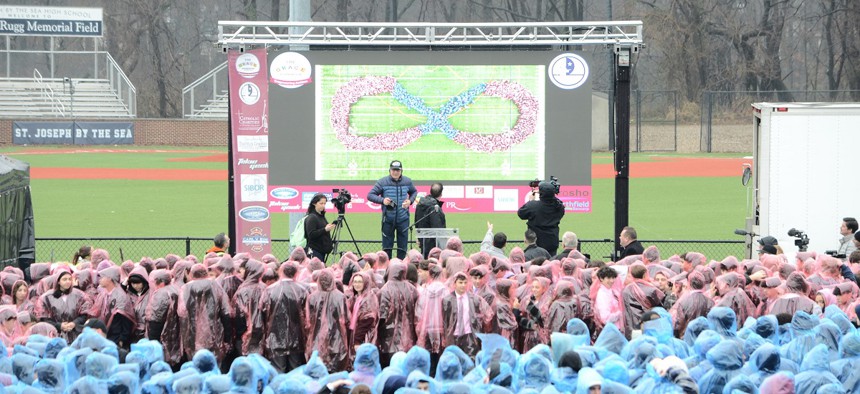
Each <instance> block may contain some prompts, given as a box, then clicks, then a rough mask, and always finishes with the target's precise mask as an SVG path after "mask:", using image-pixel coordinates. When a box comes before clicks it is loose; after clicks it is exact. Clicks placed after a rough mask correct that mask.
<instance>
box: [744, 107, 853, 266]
mask: <svg viewBox="0 0 860 394" xmlns="http://www.w3.org/2000/svg"><path fill="white" fill-rule="evenodd" d="M752 107H753V112H754V122H755V126H754V130H755V131H754V132H755V135H754V139H753V164H752V169H751V170H752V174H751V177H749V176H747V177H746V178H747V179H749V180H750V182H749V183H747V187H749V188H750V189H749V193H748V201H747V205H748V216H747V223H746V230H747V231H749V232H751V233H754V234H756V235H755V236H754V237H747V253H748V256H749V255H752V257H756V256H757V252H756V251H757V248H758V242H757V241H758V239H759V238H760V237H764V236H766V235H771V236H774V237H776V238H777V239H778V241H779V245H780V247H782V249H783V250H784V251H785V253H786V255H788V256H789V257H790V258H793V256H794V254H795V253H796V252H797V251H798V245H797V243H799V242H800V240H801V239H802V238H799V237H796V236H795V237H792V236H789V235H788V232H789V230H791V229H796V230H800V231H802V232H803V233H804V235H806V236H807V237H808V250H810V251H816V252H819V253H824V252H825V251H828V250H836V249H837V248H838V247H839V239H840V238H841V235H840V234H839V227H840V225H841V224H842V218H844V217H855V218H860V103H756V104H753V105H752Z"/></svg>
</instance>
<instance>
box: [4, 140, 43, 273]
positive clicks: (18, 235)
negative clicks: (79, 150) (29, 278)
mask: <svg viewBox="0 0 860 394" xmlns="http://www.w3.org/2000/svg"><path fill="white" fill-rule="evenodd" d="M35 259H36V235H35V232H34V230H33V203H32V200H31V199H30V165H29V164H27V163H25V162H23V161H20V160H17V159H13V158H11V157H8V156H2V155H0V268H2V267H6V266H9V265H12V266H16V267H20V268H21V269H22V270H23V271H24V273H25V275H26V274H28V273H29V271H30V270H29V269H28V268H29V266H30V264H31V263H32V262H33V261H35Z"/></svg>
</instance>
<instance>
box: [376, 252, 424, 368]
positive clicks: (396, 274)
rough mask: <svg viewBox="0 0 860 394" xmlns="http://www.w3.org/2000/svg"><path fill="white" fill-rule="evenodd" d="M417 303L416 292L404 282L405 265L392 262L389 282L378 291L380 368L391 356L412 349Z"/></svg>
mask: <svg viewBox="0 0 860 394" xmlns="http://www.w3.org/2000/svg"><path fill="white" fill-rule="evenodd" d="M380 257H381V256H380ZM417 301H418V290H416V289H415V286H413V285H412V284H411V283H409V282H408V281H407V280H406V265H405V264H403V263H400V262H392V263H391V264H390V266H389V267H388V282H387V283H385V285H383V286H382V289H381V290H379V334H378V337H377V345H378V346H379V353H380V362H381V363H382V365H383V366H388V364H389V363H390V362H391V356H393V355H394V353H397V352H400V351H402V352H405V351H408V350H409V349H410V348H412V346H413V345H415V336H416V335H415V304H416V303H417Z"/></svg>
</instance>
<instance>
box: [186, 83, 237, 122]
mask: <svg viewBox="0 0 860 394" xmlns="http://www.w3.org/2000/svg"><path fill="white" fill-rule="evenodd" d="M227 95H228V91H226V90H222V91H221V92H220V93H219V94H218V95H217V96H215V97H214V98H211V99H208V100H206V104H204V105H203V106H202V107H200V109H195V110H194V111H193V112H192V113H191V114H189V115H188V116H187V117H188V118H189V119H219V120H220V119H227Z"/></svg>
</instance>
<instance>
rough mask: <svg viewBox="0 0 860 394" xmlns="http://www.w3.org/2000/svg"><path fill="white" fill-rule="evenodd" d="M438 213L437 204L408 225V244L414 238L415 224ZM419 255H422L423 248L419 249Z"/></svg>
mask: <svg viewBox="0 0 860 394" xmlns="http://www.w3.org/2000/svg"><path fill="white" fill-rule="evenodd" d="M438 213H439V206H438V205H437V206H436V209H434V210H433V211H431V212H430V213H428V214H426V215H424V217H423V218H421V219H418V220H416V221H415V223H412V225H411V226H409V228H408V230H409V244H410V245H411V244H412V239H413V238H414V237H413V235H414V231H415V226H417V225H418V223H421V222H423V221H424V220H426V219H427V218H429V217H430V216H433V215H435V214H438ZM422 249H423V245H422ZM421 255H424V251H423V250H422V251H421ZM425 257H426V256H425Z"/></svg>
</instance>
